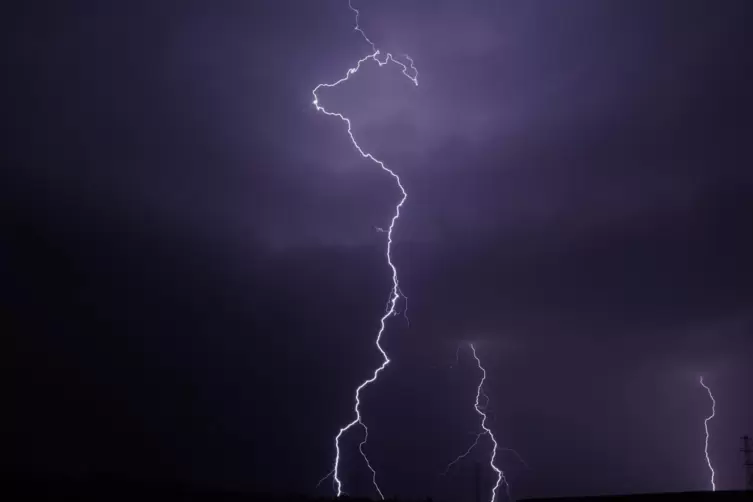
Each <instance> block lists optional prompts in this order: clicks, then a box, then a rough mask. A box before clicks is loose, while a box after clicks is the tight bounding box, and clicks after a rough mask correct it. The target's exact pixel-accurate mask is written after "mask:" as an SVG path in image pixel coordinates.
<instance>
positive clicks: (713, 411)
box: [701, 377, 716, 492]
mask: <svg viewBox="0 0 753 502" xmlns="http://www.w3.org/2000/svg"><path fill="white" fill-rule="evenodd" d="M701 385H702V386H703V388H704V389H706V392H708V393H709V398H710V399H711V415H709V416H708V417H706V419H705V420H704V421H703V427H704V428H705V429H706V445H705V447H704V450H703V451H704V453H705V454H706V463H707V464H708V466H709V471H711V491H714V492H715V491H716V484H715V483H714V468H713V467H712V466H711V457H709V420H711V419H712V418H714V416H716V400H715V399H714V395H713V394H711V389H710V388H709V387H708V385H706V384H705V383H703V377H701Z"/></svg>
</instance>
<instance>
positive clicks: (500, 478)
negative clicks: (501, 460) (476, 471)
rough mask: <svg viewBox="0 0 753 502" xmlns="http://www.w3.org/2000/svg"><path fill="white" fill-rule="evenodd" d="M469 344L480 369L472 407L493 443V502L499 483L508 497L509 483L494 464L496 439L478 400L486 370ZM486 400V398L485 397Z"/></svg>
mask: <svg viewBox="0 0 753 502" xmlns="http://www.w3.org/2000/svg"><path fill="white" fill-rule="evenodd" d="M469 345H470V346H471V350H472V351H473V358H474V359H475V360H476V364H477V365H478V369H480V370H481V380H480V381H479V383H478V387H477V388H476V403H475V405H474V408H475V409H476V413H478V414H479V416H480V417H481V428H482V429H484V434H488V435H489V437H490V438H491V440H492V443H494V448H493V449H492V456H491V459H489V465H490V466H491V468H492V470H493V471H494V472H496V473H497V482H496V483H495V484H494V488H492V498H491V501H490V502H494V501H495V500H496V498H497V491H498V490H499V485H500V484H502V483H504V484H505V487H506V489H507V490H508V494H507V495H508V498H510V494H509V490H510V485H509V484H508V483H507V479H506V478H505V473H504V472H502V471H501V470H500V469H499V468H498V467H497V466H496V465H495V464H494V459H495V458H496V457H497V446H498V445H497V440H496V438H495V437H494V433H493V432H492V430H491V429H490V428H489V427H487V426H486V413H484V412H483V411H482V409H481V406H480V404H479V401H480V399H481V394H484V395H486V394H485V393H484V391H483V387H484V381H486V370H485V369H484V367H483V366H482V365H481V360H480V359H479V358H478V355H477V354H476V347H474V346H473V344H472V343H471V344H469ZM487 401H488V398H487Z"/></svg>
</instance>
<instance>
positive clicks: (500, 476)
mask: <svg viewBox="0 0 753 502" xmlns="http://www.w3.org/2000/svg"><path fill="white" fill-rule="evenodd" d="M468 345H469V346H470V347H471V351H472V352H473V358H474V359H475V360H476V366H478V369H480V370H481V380H479V382H478V387H476V402H475V403H474V405H473V408H474V409H475V410H476V413H478V415H479V416H480V417H481V429H482V430H481V432H479V433H478V434H476V440H475V441H474V442H473V444H471V446H470V447H469V448H468V449H467V450H466V451H465V453H463V454H461V455H458V456H457V457H456V458H455V460H453V461H452V462H450V463H449V464H447V467H446V468H445V470H444V472H443V473H442V476H444V475H446V474H447V473H448V472H450V469H451V468H452V466H453V465H455V464H456V463H458V462H459V461H461V460H462V459H464V458H465V457H467V456H468V455H469V454H470V453H471V451H473V449H474V448H475V447H476V446H477V445H478V441H479V439H481V437H482V436H489V438H490V439H491V440H492V444H493V445H494V446H493V448H492V454H491V458H490V459H489V465H490V466H491V468H492V470H493V471H494V472H495V473H496V474H497V482H496V483H494V488H492V498H491V500H490V502H495V500H496V499H497V492H498V491H499V487H500V485H502V484H504V485H505V490H506V492H507V498H508V499H510V498H511V497H510V484H509V483H508V482H507V478H505V473H504V472H502V470H501V469H500V468H499V467H497V465H496V464H495V463H494V460H495V459H496V458H497V451H498V450H506V451H511V452H513V453H514V454H515V455H516V456H517V457H518V459H520V461H521V462H522V463H523V465H525V466H526V467H528V465H527V464H526V463H525V461H524V460H523V459H522V458H521V456H520V455H518V452H516V451H515V450H513V449H511V448H500V447H499V444H497V439H496V438H495V437H494V433H493V432H492V430H491V429H490V428H489V427H488V426H487V425H486V420H487V416H486V413H485V411H484V410H486V407H487V406H488V405H489V396H488V395H487V394H486V392H484V382H485V381H486V369H484V367H483V366H482V365H481V359H479V357H478V355H477V354H476V347H474V346H473V344H472V343H469V344H468ZM457 355H458V352H456V354H455V356H456V360H457ZM481 396H484V399H486V403H485V404H484V405H483V406H482V405H481Z"/></svg>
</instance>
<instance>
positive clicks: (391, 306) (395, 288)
mask: <svg viewBox="0 0 753 502" xmlns="http://www.w3.org/2000/svg"><path fill="white" fill-rule="evenodd" d="M348 7H349V8H350V10H351V11H353V13H354V14H355V27H354V30H355V31H357V32H358V33H360V34H361V37H363V39H364V40H365V41H366V43H368V44H369V45H370V46H371V51H372V52H371V54H369V55H367V56H365V57H363V58H361V59H359V60H358V62H357V63H356V65H355V67H352V68H349V69H348V71H347V72H346V73H345V76H344V77H342V78H341V79H339V80H337V81H335V82H333V83H322V84H319V85H317V86H316V87H315V88H314V90H313V91H312V94H313V96H314V101H313V103H314V106H315V107H316V110H317V111H319V112H322V113H324V114H325V115H327V116H330V117H336V118H338V119H340V120H341V121H343V122H344V123H345V125H346V126H347V133H348V137H349V138H350V142H351V143H352V144H353V146H354V147H355V149H356V151H358V153H359V154H360V155H361V157H363V158H365V159H368V160H370V161H372V162H373V163H375V164H376V165H378V166H379V168H380V169H382V170H383V171H384V172H386V173H387V174H389V175H390V176H392V178H393V179H394V180H395V183H396V184H397V187H398V188H399V189H400V193H401V198H400V201H399V202H398V203H397V205H396V206H395V212H394V214H393V216H392V219H391V220H390V225H389V227H387V232H386V233H387V250H386V253H385V254H386V257H387V264H388V265H389V267H390V270H391V271H392V289H391V290H390V294H389V297H388V299H387V306H386V308H385V312H384V315H383V316H382V318H381V319H380V320H379V331H378V332H377V336H376V341H375V345H376V347H377V349H378V350H379V353H380V354H381V355H382V363H381V364H380V365H379V367H377V368H376V369H375V370H374V373H373V374H372V376H371V378H368V379H366V380H364V381H363V382H362V383H361V385H359V386H358V387H357V388H356V392H355V403H354V406H353V411H354V413H355V418H354V419H353V420H352V421H351V422H349V423H348V424H347V425H345V426H344V427H342V428H341V429H340V430H339V432H338V433H337V436H335V461H334V465H333V467H332V470H331V471H330V472H329V473H328V474H327V475H326V476H325V477H324V478H322V480H320V481H319V483H321V482H322V481H323V480H324V479H327V478H328V477H330V476H332V478H333V480H334V483H335V486H336V489H337V496H338V497H339V496H341V495H342V494H343V493H344V492H343V487H342V480H341V479H340V440H341V439H342V437H343V435H344V434H345V433H346V432H348V431H349V430H350V429H352V428H353V427H356V426H360V427H361V428H363V432H364V437H363V441H361V443H360V444H359V445H358V450H359V451H360V452H361V456H362V457H363V459H364V461H365V462H366V466H367V467H368V468H369V470H370V471H371V475H372V477H371V480H372V483H373V484H374V488H376V491H377V493H379V496H380V497H381V498H382V499H384V495H383V494H382V490H381V489H380V488H379V485H378V484H377V481H376V471H375V470H374V468H373V467H372V466H371V463H370V462H369V459H368V457H367V456H366V453H365V452H364V450H363V448H364V446H365V445H366V442H367V440H368V437H369V429H368V427H366V424H365V423H364V422H363V419H362V416H361V391H363V390H364V389H365V388H366V387H368V386H369V385H371V384H372V383H374V382H376V380H377V378H379V374H380V373H381V372H382V371H383V370H384V369H385V368H386V367H387V365H389V364H390V358H389V357H388V356H387V353H386V352H385V351H384V349H383V348H382V345H381V341H382V335H383V334H384V330H385V327H386V323H387V319H388V318H389V317H390V316H393V315H396V314H397V311H396V304H397V301H398V299H399V298H400V296H404V295H402V292H401V291H400V284H399V282H398V275H397V268H396V267H395V264H394V263H393V261H392V234H393V231H394V229H395V224H396V223H397V220H398V219H399V218H400V209H402V207H403V204H405V201H406V200H407V199H408V193H407V192H406V191H405V187H403V184H402V182H401V181H400V177H399V176H398V175H397V174H396V173H395V172H394V171H393V170H391V169H390V168H388V167H387V166H386V165H385V164H384V162H382V161H381V160H379V159H377V158H376V157H374V156H373V155H372V154H370V153H368V152H366V151H364V150H363V149H362V148H361V146H360V145H359V144H358V142H357V141H356V138H355V137H354V136H353V130H352V127H351V122H350V119H349V118H348V117H346V116H344V115H343V114H341V113H339V112H332V111H329V110H327V109H325V108H324V107H323V106H322V105H321V104H320V103H319V96H318V94H317V93H318V92H319V90H320V89H322V88H332V87H337V86H338V85H340V84H342V83H343V82H345V81H347V80H348V79H349V78H350V77H351V75H354V74H355V73H357V72H358V70H359V69H360V68H361V65H363V64H364V63H366V62H367V61H374V62H376V63H377V64H378V65H379V67H380V68H381V67H382V66H384V65H386V64H388V63H390V62H391V63H394V64H396V65H398V66H399V67H401V68H402V73H403V75H405V76H406V77H408V79H410V80H411V82H413V84H415V85H418V70H417V69H416V67H415V66H414V64H413V60H412V59H411V58H410V57H409V56H408V55H407V54H406V55H404V57H405V59H406V60H407V61H408V64H407V65H406V64H405V63H402V62H400V61H398V60H397V59H395V58H394V57H393V56H392V54H391V53H386V54H385V55H384V57H383V59H380V56H381V55H382V53H381V51H380V50H379V49H377V47H376V45H375V44H374V42H372V41H371V40H370V39H369V37H368V36H366V33H365V32H364V31H363V30H362V29H361V26H360V25H359V23H358V18H359V15H360V12H359V11H358V9H356V8H355V7H353V5H352V3H351V1H350V0H348ZM406 319H407V316H406Z"/></svg>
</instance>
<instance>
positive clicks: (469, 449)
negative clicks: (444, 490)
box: [442, 431, 486, 476]
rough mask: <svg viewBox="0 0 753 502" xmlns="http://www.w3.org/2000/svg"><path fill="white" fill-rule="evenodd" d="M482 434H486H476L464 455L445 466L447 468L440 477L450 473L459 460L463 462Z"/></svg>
mask: <svg viewBox="0 0 753 502" xmlns="http://www.w3.org/2000/svg"><path fill="white" fill-rule="evenodd" d="M484 434H486V431H483V432H479V433H478V434H476V440H475V441H474V442H473V444H472V445H471V446H470V447H469V448H468V449H467V450H465V453H463V454H462V455H458V456H457V457H456V458H455V460H453V461H452V462H450V463H449V464H447V467H446V468H445V470H444V472H443V473H442V476H447V473H448V472H450V469H452V466H453V465H455V464H457V463H458V462H460V461H461V460H463V459H464V458H465V457H467V456H468V454H470V453H471V451H473V449H474V448H475V447H476V445H477V444H478V440H479V439H481V436H483V435H484Z"/></svg>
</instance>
